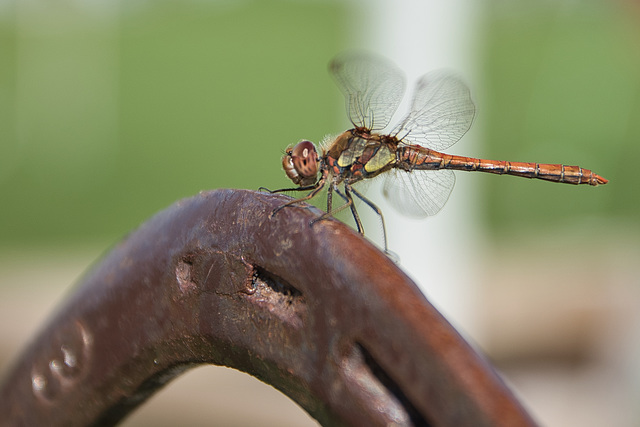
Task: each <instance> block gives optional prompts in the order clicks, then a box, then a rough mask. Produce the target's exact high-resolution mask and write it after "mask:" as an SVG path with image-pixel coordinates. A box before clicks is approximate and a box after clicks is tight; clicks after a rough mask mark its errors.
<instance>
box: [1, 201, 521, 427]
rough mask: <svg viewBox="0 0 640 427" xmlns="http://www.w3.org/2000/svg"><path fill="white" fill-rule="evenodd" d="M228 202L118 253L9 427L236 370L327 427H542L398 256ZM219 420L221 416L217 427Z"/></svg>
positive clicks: (296, 214) (79, 298)
mask: <svg viewBox="0 0 640 427" xmlns="http://www.w3.org/2000/svg"><path fill="white" fill-rule="evenodd" d="M287 200H289V199H288V198H285V197H283V196H274V195H267V194H262V193H256V192H251V191H234V190H219V191H212V192H206V193H201V194H199V195H198V196H195V197H192V198H190V199H186V200H182V201H179V202H177V203H176V204H174V205H173V206H171V207H170V208H168V209H167V210H165V211H163V212H160V213H159V214H157V215H156V216H155V217H153V218H152V219H150V220H149V221H148V222H147V223H146V224H144V225H143V226H142V227H140V229H139V230H137V231H135V232H134V233H132V234H131V235H130V236H128V237H127V238H126V239H125V240H124V241H123V242H122V243H121V244H119V245H118V246H117V247H115V248H114V249H113V250H112V251H111V253H109V254H108V255H107V256H106V257H105V258H104V259H103V260H102V261H101V262H100V263H99V264H98V265H97V266H96V267H94V268H93V269H92V271H91V272H90V273H89V274H87V275H86V277H84V278H83V279H82V281H81V283H80V285H79V286H78V287H77V288H76V289H75V290H74V291H73V292H72V294H71V295H70V297H69V298H68V299H67V300H66V301H65V303H64V304H63V305H62V306H61V307H60V309H59V311H58V313H57V314H56V315H55V316H54V317H53V318H52V319H51V320H50V322H48V323H47V325H46V327H45V329H44V330H43V331H42V333H41V334H40V335H39V336H38V337H36V339H35V340H34V342H33V344H32V345H31V346H30V347H29V348H28V349H27V350H26V351H25V352H24V354H23V355H22V357H20V359H19V360H18V361H17V363H16V365H15V366H14V367H13V369H12V370H11V371H10V372H9V373H8V375H7V376H6V377H5V378H4V382H3V384H2V386H1V388H0V420H2V421H3V423H6V424H7V425H49V426H63V425H64V426H70V425H78V426H84V425H91V424H99V425H110V424H114V423H117V422H118V421H119V420H121V419H122V418H123V417H124V416H126V415H127V413H129V412H130V411H131V410H132V409H133V408H135V407H136V406H137V405H138V404H140V403H141V402H142V401H143V400H144V399H146V398H147V397H149V396H150V395H151V394H152V393H153V392H154V391H156V390H157V389H158V388H160V387H161V386H162V385H164V384H165V383H167V382H168V381H169V380H171V379H172V378H174V377H176V376H177V375H179V374H180V373H181V372H183V371H184V370H186V369H188V368H190V367H192V366H194V365H197V364H203V363H212V364H216V365H225V366H230V367H233V368H236V369H239V370H242V371H244V372H247V373H249V374H251V375H254V376H256V377H257V378H259V379H261V380H263V381H265V382H267V383H269V384H271V385H273V386H274V387H276V388H278V389H279V390H281V391H282V392H283V393H285V394H287V395H288V396H289V397H291V398H292V399H293V400H295V401H296V402H297V403H298V404H299V405H300V406H302V407H303V408H304V409H306V410H307V411H308V412H309V413H310V414H311V415H312V416H313V417H315V418H316V419H317V420H318V421H319V422H320V423H322V424H323V425H371V426H374V425H389V424H392V423H395V425H442V426H463V425H473V426H481V425H486V426H500V425H503V426H517V425H533V422H532V420H531V419H530V418H529V416H528V415H527V414H526V413H525V412H524V411H523V409H522V408H521V406H520V405H519V404H518V402H517V401H516V400H515V399H514V397H513V396H512V395H511V393H510V392H509V391H508V390H507V389H506V387H505V386H504V385H503V383H502V382H501V380H500V379H499V378H498V376H497V375H496V374H495V373H494V372H493V370H492V368H491V367H490V366H489V365H488V364H487V363H486V362H485V361H484V360H483V359H482V358H481V357H479V356H478V355H477V354H476V353H475V352H474V351H473V350H472V349H471V348H470V347H469V346H468V345H467V344H466V343H465V342H464V340H462V338H461V337H460V336H459V335H458V333H457V332H456V331H455V330H454V329H453V328H452V327H451V325H450V324H449V323H448V322H447V321H446V320H445V319H444V318H443V317H442V316H441V315H440V314H439V313H438V312H437V311H436V310H435V309H434V308H433V307H432V306H431V305H430V304H429V303H428V301H427V300H426V299H425V297H424V296H423V295H422V294H421V293H420V291H419V290H418V288H417V287H416V286H415V285H414V284H413V283H412V282H411V281H410V280H409V279H408V278H407V277H406V276H405V275H404V274H403V273H402V271H401V270H400V269H399V268H398V267H397V266H396V265H395V264H394V263H393V262H392V261H391V260H389V259H388V258H387V257H386V256H385V255H384V254H382V253H381V252H380V251H379V250H377V249H376V248H375V247H374V246H372V245H371V244H370V243H369V242H367V241H366V240H364V239H363V238H361V237H360V236H359V235H358V234H357V233H355V232H354V231H352V230H351V229H349V228H348V227H346V226H345V225H343V224H341V223H339V222H337V221H333V220H329V221H322V222H317V223H315V224H314V225H313V227H310V226H309V221H310V220H311V219H313V218H315V217H317V215H318V214H319V211H317V210H315V209H314V208H304V207H296V208H289V209H283V210H281V211H280V212H278V214H277V215H275V216H274V217H273V218H272V219H269V218H268V217H269V213H270V212H271V211H272V210H273V209H274V208H276V207H278V206H280V205H281V204H283V203H284V202H285V201H287ZM212 421H213V420H212Z"/></svg>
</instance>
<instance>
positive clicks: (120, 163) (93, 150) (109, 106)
mask: <svg viewBox="0 0 640 427" xmlns="http://www.w3.org/2000/svg"><path fill="white" fill-rule="evenodd" d="M22 3H24V2H22ZM116 3H117V2H116ZM344 16H345V13H344V7H341V6H340V5H339V4H337V3H327V4H325V3H322V2H311V3H296V2H293V3H292V2H281V1H264V2H237V3H234V2H222V3H209V2H204V1H203V2H184V3H183V2H172V1H158V2H140V1H138V2H135V1H134V2H129V3H128V4H125V2H122V3H121V4H119V5H117V4H113V5H111V4H108V2H104V4H99V3H92V2H85V3H82V2H79V3H76V2H62V3H56V5H53V4H49V3H45V2H35V3H27V4H21V3H20V2H19V3H17V4H15V5H14V7H13V8H9V9H5V10H3V11H2V14H1V15H0V19H1V21H0V55H1V57H0V141H1V149H2V154H1V157H0V194H1V195H2V206H3V207H2V209H0V242H2V243H4V244H11V243H14V242H17V243H21V244H24V243H25V242H33V243H38V242H43V241H56V242H58V241H60V240H61V239H62V240H66V241H75V240H81V241H87V240H89V241H90V240H95V239H100V240H107V241H110V240H113V239H117V238H118V237H119V236H122V235H123V234H125V233H126V232H127V231H128V230H130V229H132V228H134V227H136V226H137V225H138V224H140V223H141V222H142V221H144V220H145V219H146V218H148V217H149V216H151V215H152V214H153V213H154V212H156V211H158V210H160V209H163V208H164V207H166V206H168V205H169V204H171V203H173V202H174V201H175V200H176V199H179V198H183V197H187V196H190V195H193V194H195V193H197V192H198V191H200V190H206V189H213V188H225V187H230V188H249V189H257V188H258V187H260V186H267V187H275V188H279V187H282V186H283V185H285V179H283V178H286V177H284V175H283V173H282V171H281V166H280V156H281V154H282V152H283V150H284V149H285V147H286V146H287V145H288V144H290V143H292V142H297V141H298V140H300V139H302V138H308V139H312V140H315V141H317V140H319V139H320V138H321V137H322V136H323V135H324V134H325V133H327V132H335V131H336V129H337V128H338V126H337V125H338V120H337V119H338V117H339V115H338V113H337V111H336V110H337V109H338V106H339V105H341V104H340V96H341V95H340V94H339V92H338V91H337V90H336V89H335V88H334V87H333V83H332V82H331V80H330V78H329V76H328V74H327V71H326V70H327V63H328V61H329V59H330V58H331V57H332V56H333V55H334V54H335V52H337V51H339V50H340V48H341V47H343V45H344V39H345V35H344V33H343V29H344V28H345V26H346V25H347V22H346V20H345V19H344V18H343V17H344Z"/></svg>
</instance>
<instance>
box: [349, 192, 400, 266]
mask: <svg viewBox="0 0 640 427" xmlns="http://www.w3.org/2000/svg"><path fill="white" fill-rule="evenodd" d="M344 189H345V191H351V192H352V193H353V194H355V195H356V196H357V197H358V198H359V199H360V200H362V201H363V202H364V203H366V204H367V206H369V207H370V208H371V209H373V211H374V212H375V213H376V214H377V215H378V217H380V223H381V224H382V240H383V242H384V252H385V253H386V254H389V253H390V252H389V249H388V246H387V228H386V227H385V225H384V216H382V211H381V210H380V208H379V207H377V206H376V205H375V204H374V203H373V202H372V201H371V200H369V199H367V198H366V197H364V196H363V195H362V194H361V193H360V192H358V191H356V190H355V189H354V188H353V187H351V186H350V185H349V184H345V186H344ZM347 194H348V192H347ZM351 211H352V212H353V216H354V217H356V215H357V213H356V212H355V206H354V208H353V209H351ZM358 220H359V219H358Z"/></svg>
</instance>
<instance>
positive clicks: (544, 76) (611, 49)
mask: <svg viewBox="0 0 640 427" xmlns="http://www.w3.org/2000/svg"><path fill="white" fill-rule="evenodd" d="M490 5H491V7H490V8H489V9H488V10H487V15H486V19H485V22H484V25H485V28H486V35H487V37H486V39H485V40H483V42H482V44H483V45H484V46H485V51H484V54H483V56H484V59H483V63H484V64H485V67H484V70H483V72H484V77H485V79H484V82H485V83H486V85H485V86H484V87H483V95H484V97H483V98H482V99H481V101H480V103H479V104H480V107H479V110H480V114H481V115H483V114H486V115H487V117H484V118H483V123H484V125H485V128H484V136H485V138H486V141H487V143H486V150H487V151H486V153H485V152H483V153H482V154H483V155H484V154H486V155H487V156H491V157H495V158H499V159H501V160H513V161H533V162H539V163H564V164H570V165H575V164H577V165H580V166H582V167H585V168H588V169H592V170H594V171H595V172H596V173H598V174H600V175H602V176H604V177H605V178H607V179H609V180H610V183H609V184H608V185H606V186H604V187H601V188H589V187H587V186H580V187H577V188H576V187H573V186H569V185H557V184H547V183H542V182H522V180H521V179H516V178H509V177H500V178H498V177H486V178H482V179H483V180H484V181H483V184H485V183H487V182H488V181H491V184H490V185H487V186H486V187H484V188H486V194H485V195H486V196H488V199H486V200H487V205H488V207H489V209H488V218H489V220H490V221H489V222H490V224H491V225H492V226H493V228H494V230H496V231H499V232H504V233H512V232H514V231H516V230H518V229H523V228H531V229H538V230H540V227H541V226H543V227H546V226H549V227H552V228H556V227H562V228H567V227H568V228H571V227H574V226H576V224H579V225H578V226H580V227H586V228H588V227H589V224H590V221H591V219H592V218H594V217H598V216H600V217H605V216H606V217H607V218H609V219H611V220H612V222H618V221H620V222H624V223H627V224H631V225H632V226H633V227H637V226H638V225H639V224H640V223H639V222H638V221H637V218H639V217H640V203H639V202H640V199H639V198H638V197H637V196H636V194H637V191H636V188H637V187H638V184H640V178H639V177H638V174H637V173H636V171H635V169H636V168H635V167H634V166H635V159H637V158H639V157H640V143H639V142H640V120H639V118H640V49H638V46H639V45H640V31H639V30H638V28H640V26H639V24H640V9H638V8H636V7H633V6H632V5H631V4H629V3H627V4H624V3H615V2H613V3H612V2H577V3H576V2H551V3H539V2H534V3H530V2H522V1H517V2H515V3H513V2H502V1H493V2H490ZM483 101H487V102H486V105H485V108H483V105H482V104H483ZM580 224H581V225H580Z"/></svg>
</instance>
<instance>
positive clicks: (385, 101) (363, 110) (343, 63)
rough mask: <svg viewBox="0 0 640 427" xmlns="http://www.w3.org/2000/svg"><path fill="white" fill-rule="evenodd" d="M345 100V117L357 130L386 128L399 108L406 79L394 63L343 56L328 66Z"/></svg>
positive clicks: (367, 57)
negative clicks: (347, 117)
mask: <svg viewBox="0 0 640 427" xmlns="http://www.w3.org/2000/svg"><path fill="white" fill-rule="evenodd" d="M329 70H330V71H331V74H332V75H333V77H334V78H335V79H336V82H337V83H338V86H339V87H340V90H341V91H342V93H344V96H345V98H346V105H347V114H348V115H349V119H350V120H351V123H353V125H354V126H356V127H364V128H367V129H369V130H381V129H383V128H385V127H386V126H387V125H388V124H389V121H390V120H391V116H393V113H395V112H396V110H397V109H398V105H399V104H400V101H401V100H402V96H403V94H404V90H405V78H404V75H403V73H402V71H400V69H399V68H397V67H396V66H395V65H394V64H393V63H391V62H388V61H386V60H385V59H383V58H378V57H375V56H370V55H366V54H362V53H360V54H345V55H341V56H338V57H336V58H335V59H334V60H333V61H332V62H331V64H330V65H329Z"/></svg>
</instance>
